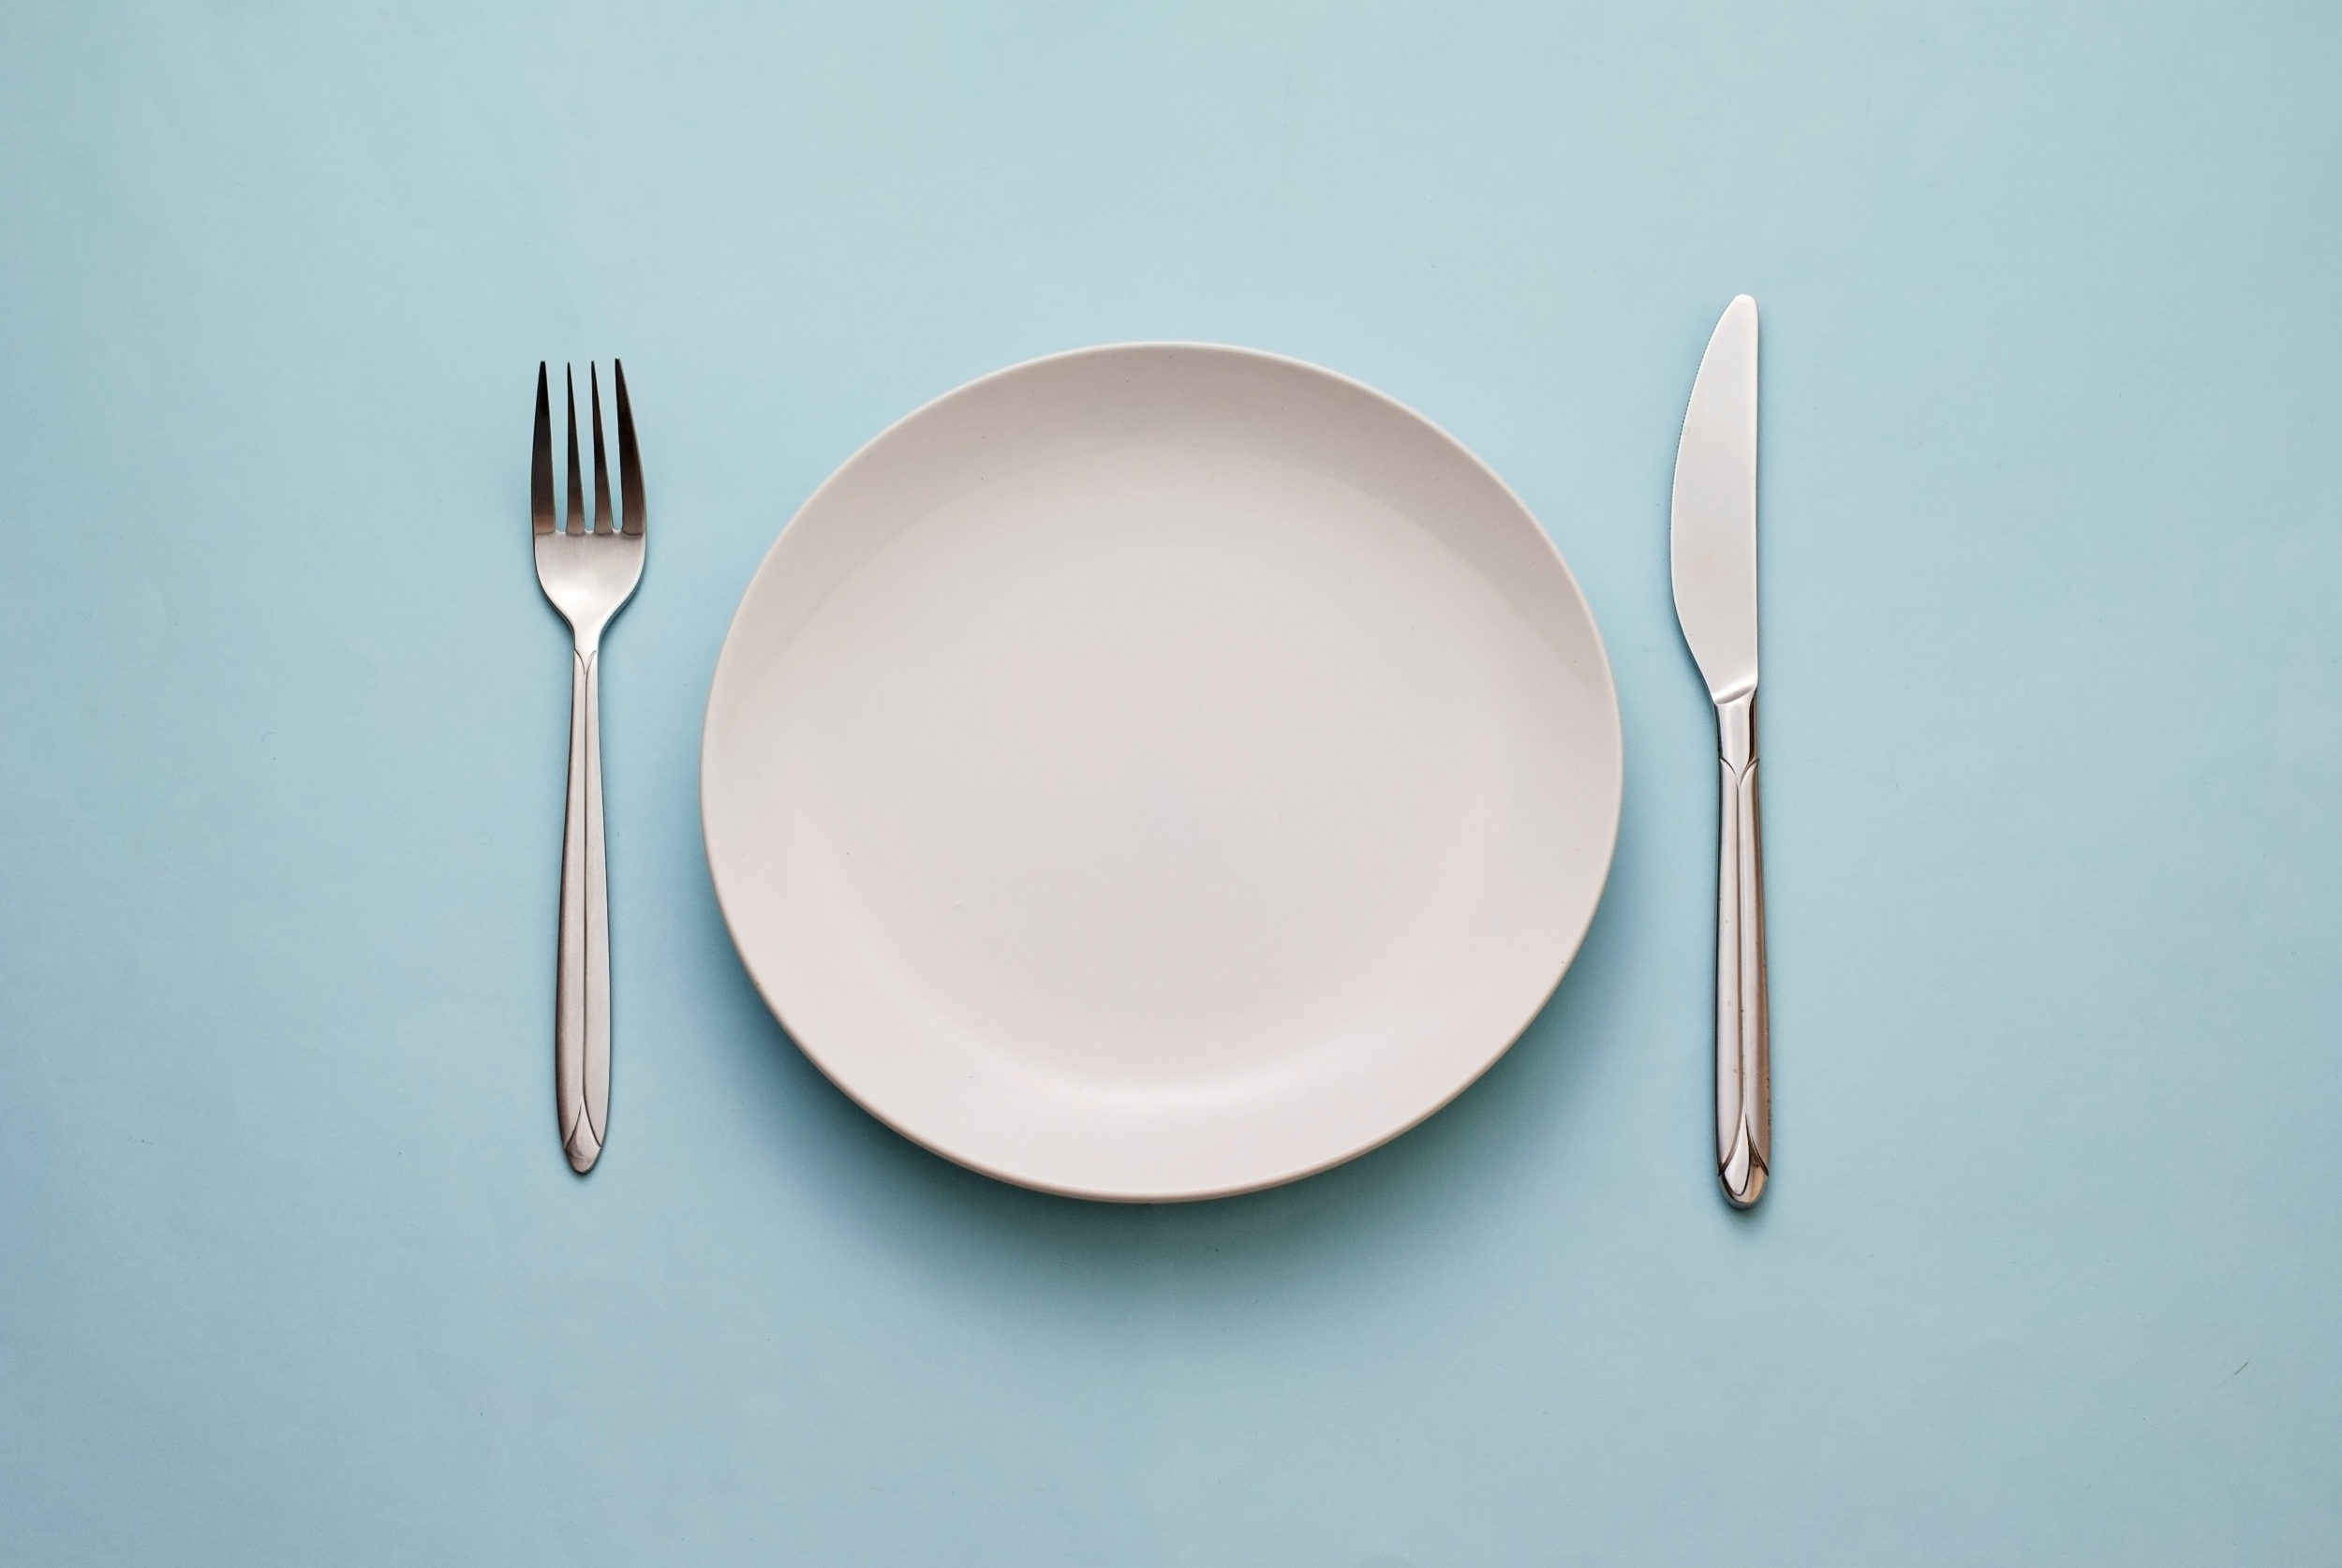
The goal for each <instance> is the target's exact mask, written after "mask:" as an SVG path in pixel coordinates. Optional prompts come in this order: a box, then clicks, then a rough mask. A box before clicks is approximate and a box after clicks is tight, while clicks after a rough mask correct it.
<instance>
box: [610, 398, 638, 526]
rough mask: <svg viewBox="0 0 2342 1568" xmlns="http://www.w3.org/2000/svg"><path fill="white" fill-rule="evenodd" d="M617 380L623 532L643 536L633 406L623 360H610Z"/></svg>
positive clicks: (619, 473) (619, 480)
mask: <svg viewBox="0 0 2342 1568" xmlns="http://www.w3.org/2000/svg"><path fill="white" fill-rule="evenodd" d="M610 368H611V370H612V371H613V372H614V373H615V375H616V377H617V380H618V484H619V486H620V488H621V490H622V492H623V495H624V498H625V501H626V519H625V525H624V529H623V531H624V532H626V533H630V534H632V535H633V536H634V537H635V538H637V539H640V538H642V537H643V454H642V453H641V452H640V451H636V450H635V446H634V406H633V405H632V404H630V403H629V402H628V401H627V400H626V362H625V361H624V360H612V361H611V362H610Z"/></svg>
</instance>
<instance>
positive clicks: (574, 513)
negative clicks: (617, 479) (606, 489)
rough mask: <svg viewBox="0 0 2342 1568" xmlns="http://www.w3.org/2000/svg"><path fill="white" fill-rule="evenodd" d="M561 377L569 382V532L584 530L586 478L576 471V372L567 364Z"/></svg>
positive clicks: (581, 531) (579, 532)
mask: <svg viewBox="0 0 2342 1568" xmlns="http://www.w3.org/2000/svg"><path fill="white" fill-rule="evenodd" d="M561 377H562V379H563V380H565V381H567V382H569V384H570V519H569V524H568V528H569V531H570V532H571V533H573V534H582V533H584V532H585V531H586V479H585V476H584V475H582V474H580V473H579V472H578V471H577V372H576V371H574V370H571V368H570V367H569V366H568V365H563V366H562V367H561Z"/></svg>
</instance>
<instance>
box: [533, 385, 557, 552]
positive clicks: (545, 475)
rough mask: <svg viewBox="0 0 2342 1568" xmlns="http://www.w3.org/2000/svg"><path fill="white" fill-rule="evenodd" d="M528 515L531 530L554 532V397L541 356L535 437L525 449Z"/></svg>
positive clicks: (546, 532)
mask: <svg viewBox="0 0 2342 1568" xmlns="http://www.w3.org/2000/svg"><path fill="white" fill-rule="evenodd" d="M528 517H529V527H530V531H531V532H533V533H540V534H549V533H551V532H553V398H552V396H551V395H550V394H549V393H548V392H547V391H546V387H545V362H544V361H542V360H539V361H538V362H537V438H536V440H535V441H534V442H532V443H531V444H530V447H529V451H528Z"/></svg>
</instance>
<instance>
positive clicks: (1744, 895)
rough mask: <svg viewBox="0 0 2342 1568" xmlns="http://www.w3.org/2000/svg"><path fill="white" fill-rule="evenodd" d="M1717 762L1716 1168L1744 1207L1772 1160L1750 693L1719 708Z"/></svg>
mask: <svg viewBox="0 0 2342 1568" xmlns="http://www.w3.org/2000/svg"><path fill="white" fill-rule="evenodd" d="M1716 740H1717V750H1718V752H1719V759H1718V760H1719V762H1721V764H1722V769H1723V797H1722V802H1721V805H1722V810H1721V812H1720V817H1721V831H1720V832H1719V834H1718V838H1719V840H1720V842H1719V845H1718V849H1719V853H1718V856H1717V867H1716V1175H1717V1176H1718V1178H1719V1179H1720V1180H1722V1182H1723V1183H1724V1195H1725V1196H1726V1197H1727V1199H1729V1200H1730V1201H1731V1203H1732V1206H1734V1207H1736V1208H1746V1207H1748V1206H1750V1205H1752V1204H1754V1203H1756V1200H1757V1199H1758V1198H1760V1197H1762V1196H1763V1195H1764V1191H1765V1178H1766V1176H1768V1175H1769V1174H1770V1173H1771V1165H1772V1040H1771V1028H1770V1027H1769V1019H1768V1016H1767V1014H1768V1013H1769V1011H1770V1010H1769V1008H1768V1006H1767V998H1766V986H1765V862H1764V834H1763V830H1762V823H1761V820H1760V817H1759V813H1758V811H1757V802H1756V693H1755V692H1754V691H1750V692H1745V693H1743V694H1742V695H1741V696H1738V697H1735V698H1732V699H1731V700H1729V701H1728V702H1724V703H1718V704H1717V705H1716Z"/></svg>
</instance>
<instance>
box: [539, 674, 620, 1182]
mask: <svg viewBox="0 0 2342 1568" xmlns="http://www.w3.org/2000/svg"><path fill="white" fill-rule="evenodd" d="M554 988H555V1002H554V1020H553V1085H554V1096H555V1100H556V1108H557V1109H558V1111H559V1113H560V1125H561V1147H562V1149H563V1151H564V1152H566V1153H567V1154H568V1155H569V1157H570V1167H571V1169H572V1170H574V1171H576V1172H577V1174H578V1175H580V1176H584V1175H585V1174H586V1172H587V1171H590V1170H592V1169H593V1168H594V1161H596V1160H598V1159H600V1157H601V1146H602V1142H603V1140H604V1139H605V1138H606V1137H607V1136H608V1133H609V1128H610V887H609V879H608V877H607V875H606V873H605V870H604V865H603V860H602V839H601V654H600V649H599V648H580V649H578V650H577V651H576V654H575V656H574V658H572V660H571V668H570V794H569V809H568V812H567V814H566V816H565V817H564V819H563V825H562V831H561V954H560V961H559V965H558V967H557V969H556V979H555V983H554Z"/></svg>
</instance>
